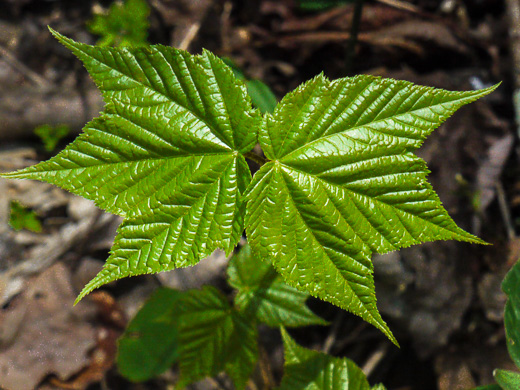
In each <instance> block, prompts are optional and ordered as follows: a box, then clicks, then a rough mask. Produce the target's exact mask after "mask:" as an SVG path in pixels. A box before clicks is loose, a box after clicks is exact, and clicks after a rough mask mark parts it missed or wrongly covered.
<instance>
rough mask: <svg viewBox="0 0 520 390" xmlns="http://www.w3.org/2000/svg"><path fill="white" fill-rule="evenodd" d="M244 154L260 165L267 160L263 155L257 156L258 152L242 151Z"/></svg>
mask: <svg viewBox="0 0 520 390" xmlns="http://www.w3.org/2000/svg"><path fill="white" fill-rule="evenodd" d="M244 156H245V157H246V158H248V159H250V160H253V161H254V162H255V163H257V164H258V165H260V166H262V165H264V164H265V163H266V162H268V161H269V160H268V159H266V158H265V157H262V156H259V155H258V154H256V153H253V152H247V153H244Z"/></svg>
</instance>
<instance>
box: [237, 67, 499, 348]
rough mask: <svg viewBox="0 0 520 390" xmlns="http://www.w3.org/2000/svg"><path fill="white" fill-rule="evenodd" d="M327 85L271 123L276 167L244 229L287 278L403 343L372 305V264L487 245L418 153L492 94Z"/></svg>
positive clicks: (265, 177)
mask: <svg viewBox="0 0 520 390" xmlns="http://www.w3.org/2000/svg"><path fill="white" fill-rule="evenodd" d="M494 88H495V87H492V88H488V89H486V90H481V91H469V92H449V91H444V90H435V89H433V88H427V87H420V86H415V85H413V84H411V83H409V82H406V81H396V80H392V79H381V78H378V77H373V76H364V75H362V76H357V77H353V78H343V79H338V80H335V81H332V82H331V81H329V80H327V79H326V78H325V77H324V76H323V75H319V76H317V77H315V78H314V79H312V80H310V81H308V82H307V83H305V84H303V85H302V86H300V87H299V88H297V89H296V90H295V91H293V92H291V93H289V94H288V95H286V96H285V97H284V98H283V99H282V101H281V102H280V103H279V104H278V106H277V107H276V110H275V112H274V114H273V115H265V117H264V123H263V125H262V128H261V130H260V133H259V141H260V145H261V146H262V150H263V151H264V153H265V154H266V156H267V158H268V159H269V160H271V161H270V162H268V163H267V164H265V165H263V166H262V168H261V169H260V171H259V172H257V173H256V174H255V177H254V178H253V181H252V183H251V185H250V186H249V188H248V193H247V195H246V197H247V199H248V205H247V215H246V230H247V232H248V237H249V243H250V245H251V247H252V249H253V252H255V253H256V254H257V255H258V256H259V257H262V258H265V259H270V261H271V262H272V263H273V265H274V266H275V268H276V269H277V270H278V271H279V272H280V273H281V274H282V276H283V277H284V280H285V281H286V282H287V283H288V284H290V285H292V286H295V287H298V288H301V289H303V290H305V291H307V292H310V293H311V294H312V295H314V296H316V297H319V298H321V299H323V300H326V301H329V302H331V303H333V304H335V305H337V306H339V307H342V308H344V309H346V310H349V311H351V312H352V313H354V314H356V315H359V316H361V317H362V318H363V319H364V320H365V321H367V322H369V323H371V324H373V325H374V326H376V327H377V328H379V329H380V330H381V331H382V332H383V333H384V334H386V335H387V336H388V337H389V338H390V340H392V341H393V342H394V343H396V344H397V342H396V340H395V338H394V337H393V335H392V333H391V332H390V330H389V329H388V326H387V325H386V323H385V322H384V321H383V320H382V319H381V316H380V315H379V312H378V311H377V307H376V299H375V291H374V282H373V277H372V270H373V266H372V262H371V260H370V257H371V254H372V253H374V252H376V253H385V252H389V251H393V250H396V249H399V248H402V247H407V246H410V245H413V244H419V243H421V242H425V241H434V240H440V239H442V240H448V239H456V240H461V241H469V242H474V243H483V241H481V240H480V239H478V238H477V237H474V236H472V235H471V234H469V233H466V232H465V231H463V230H462V229H460V228H458V227H457V226H456V225H455V223H454V222H453V220H452V219H451V218H450V217H449V216H448V213H447V212H446V210H445V209H444V208H443V207H442V204H441V203H440V201H439V199H438V197H437V195H436V194H435V192H434V191H433V190H432V188H431V186H430V184H429V183H428V182H427V181H426V175H427V173H428V170H427V168H426V164H425V162H424V161H423V160H422V159H420V158H418V157H416V156H414V155H413V153H412V151H413V150H414V149H416V148H418V147H419V146H420V145H421V143H422V142H423V140H424V139H425V138H426V137H427V136H428V135H429V134H430V133H431V132H432V131H433V130H434V129H435V128H436V127H438V126H439V125H440V124H441V123H442V122H443V121H444V120H445V119H446V118H448V117H449V116H450V115H451V114H453V113H454V112H455V111H456V110H457V109H458V108H459V107H461V106H462V105H464V104H467V103H470V102H472V101H474V100H476V99H478V98H479V97H481V96H484V95H486V94H487V93H489V92H491V91H492V90H493V89H494Z"/></svg>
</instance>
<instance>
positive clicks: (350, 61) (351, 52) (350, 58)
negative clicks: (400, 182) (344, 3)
mask: <svg viewBox="0 0 520 390" xmlns="http://www.w3.org/2000/svg"><path fill="white" fill-rule="evenodd" d="M364 3H365V0H356V4H355V5H354V15H352V26H351V30H350V41H349V43H348V47H347V61H346V66H345V70H346V73H347V75H349V74H351V73H352V72H353V71H354V58H355V57H356V45H357V42H358V34H359V25H360V24H361V14H362V13H363V4H364Z"/></svg>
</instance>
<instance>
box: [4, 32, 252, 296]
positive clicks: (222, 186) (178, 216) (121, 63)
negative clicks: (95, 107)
mask: <svg viewBox="0 0 520 390" xmlns="http://www.w3.org/2000/svg"><path fill="white" fill-rule="evenodd" d="M51 31H52V30H51ZM52 32H53V34H54V35H55V36H56V37H57V38H58V40H60V42H62V43H63V44H64V45H65V46H66V47H68V48H69V49H71V50H72V51H73V52H74V54H75V55H76V56H77V57H78V58H79V59H81V60H82V61H83V63H84V64H85V67H86V68H87V70H88V71H89V73H90V74H91V76H92V78H93V79H94V81H95V82H96V83H97V85H98V87H99V88H100V90H101V91H102V93H103V97H104V100H105V102H106V106H105V111H104V112H103V113H102V114H101V116H100V117H99V118H96V119H94V120H93V121H91V122H90V123H88V124H87V125H86V127H85V128H84V132H83V133H82V134H81V135H80V136H79V137H78V138H77V139H76V140H75V141H74V142H73V143H72V144H70V145H69V146H68V147H67V148H66V149H65V150H64V151H62V152H61V153H59V154H58V155H57V156H56V157H54V158H52V159H50V160H49V161H45V162H42V163H39V164H37V165H35V166H32V167H28V168H26V169H22V170H20V171H17V172H14V173H9V174H5V175H4V176H6V177H11V178H22V179H37V180H43V181H46V182H49V183H53V184H55V185H58V186H60V187H62V188H64V189H66V190H68V191H71V192H73V193H75V194H78V195H81V196H83V197H85V198H88V199H91V200H94V201H95V202H96V204H97V205H98V206H99V207H101V208H103V209H105V210H107V211H109V212H111V213H115V214H118V215H121V216H123V217H124V218H125V220H124V222H123V223H122V225H121V226H120V227H119V230H118V235H117V237H116V239H115V242H114V246H113V248H112V251H111V255H110V257H109V258H108V260H107V262H106V264H105V267H104V268H103V270H102V271H101V272H100V273H99V274H98V275H97V276H96V278H95V279H93V280H92V281H91V282H90V283H89V284H88V285H87V286H86V287H85V289H84V290H83V291H82V292H81V294H80V295H79V297H78V300H80V299H81V298H82V297H83V296H85V295H86V294H88V293H89V292H90V291H92V290H93V289H95V288H97V287H99V286H101V285H103V284H105V283H108V282H109V281H112V280H115V279H119V278H123V277H126V276H132V275H139V274H145V273H155V272H160V271H165V270H169V269H173V268H177V267H183V266H188V265H193V264H195V263H197V262H198V261H199V260H200V259H201V258H204V257H206V256H208V255H209V254H211V253H212V252H213V250H215V249H217V248H219V247H220V248H223V249H224V250H226V251H227V252H228V253H230V252H231V251H232V250H233V248H234V247H235V245H236V243H237V241H238V239H239V238H240V236H241V234H242V232H243V229H244V228H243V218H244V202H243V201H242V198H243V196H242V194H243V193H244V191H245V189H246V187H247V185H248V184H249V182H250V180H251V174H250V171H249V168H248V166H247V163H246V161H245V159H244V157H243V155H242V153H244V152H247V151H249V150H251V148H252V147H253V146H254V144H255V142H256V128H257V127H258V122H259V119H260V117H259V115H258V114H257V112H256V111H254V110H253V109H252V108H251V103H250V100H249V98H248V96H247V91H246V88H245V87H244V86H243V84H241V83H239V82H237V81H236V80H235V78H234V77H233V73H232V71H231V70H230V69H229V68H228V67H227V66H226V65H225V64H224V63H223V62H222V61H221V60H219V59H218V58H217V57H215V56H214V55H213V54H211V53H210V52H207V51H205V52H204V53H203V54H202V55H200V56H192V55H190V54H189V53H187V52H185V51H181V50H176V49H174V48H169V47H163V46H154V47H149V48H135V49H116V48H105V47H103V48H100V47H94V46H89V45H85V44H81V43H77V42H74V41H72V40H70V39H68V38H65V37H63V36H61V35H60V34H58V33H56V32H54V31H52Z"/></svg>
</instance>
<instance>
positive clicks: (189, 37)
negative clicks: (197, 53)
mask: <svg viewBox="0 0 520 390" xmlns="http://www.w3.org/2000/svg"><path fill="white" fill-rule="evenodd" d="M199 30H200V23H198V22H197V23H193V24H192V25H191V26H190V28H189V29H188V31H187V32H186V34H185V35H184V38H182V41H181V43H179V47H178V48H179V49H181V50H188V48H189V47H190V44H191V42H192V41H193V39H195V37H196V36H197V33H198V32H199Z"/></svg>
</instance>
